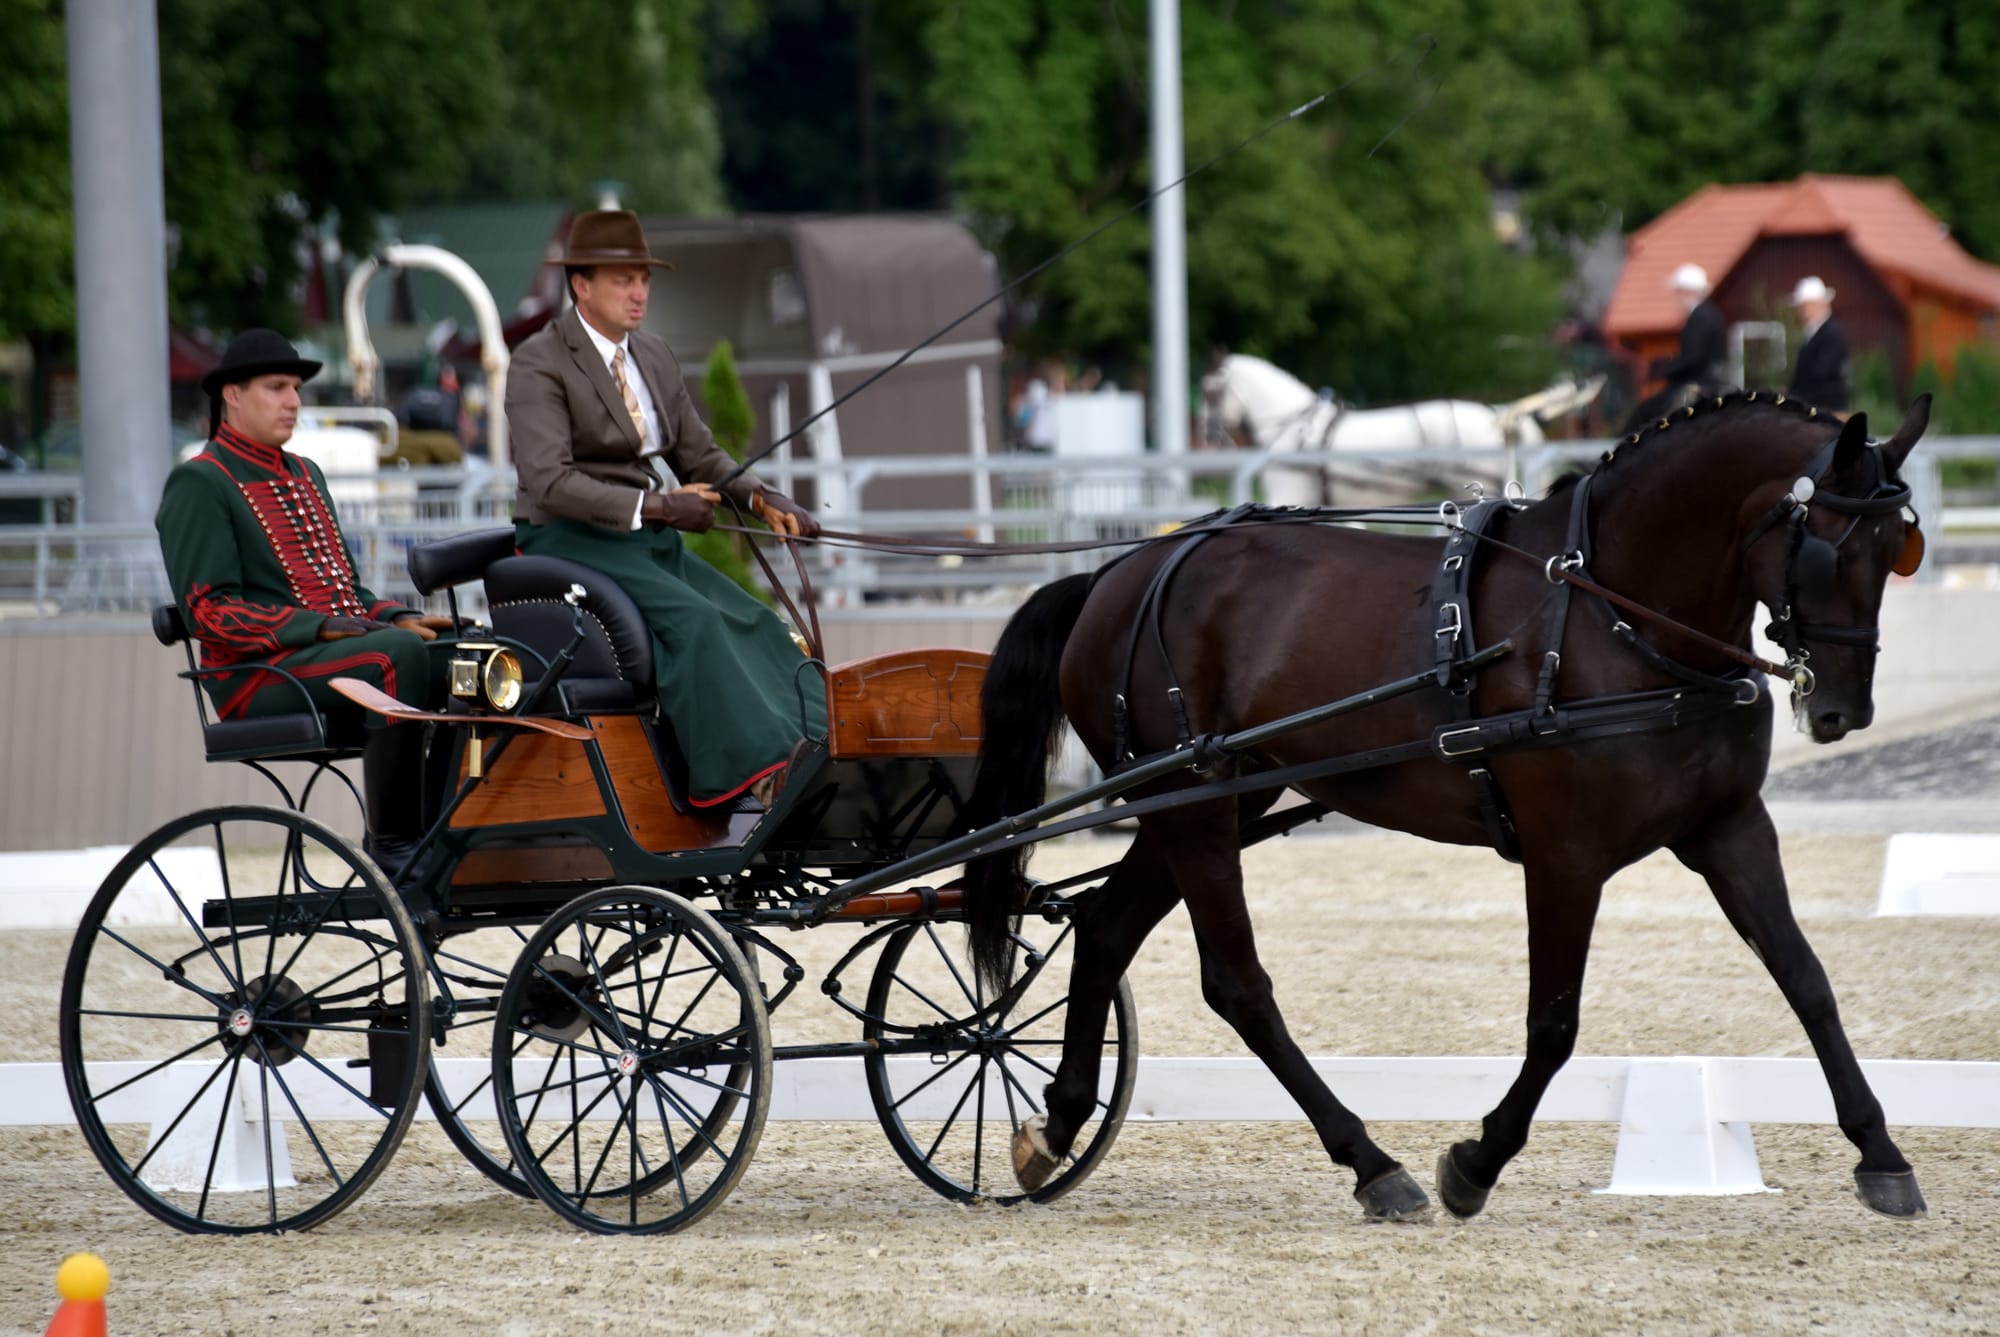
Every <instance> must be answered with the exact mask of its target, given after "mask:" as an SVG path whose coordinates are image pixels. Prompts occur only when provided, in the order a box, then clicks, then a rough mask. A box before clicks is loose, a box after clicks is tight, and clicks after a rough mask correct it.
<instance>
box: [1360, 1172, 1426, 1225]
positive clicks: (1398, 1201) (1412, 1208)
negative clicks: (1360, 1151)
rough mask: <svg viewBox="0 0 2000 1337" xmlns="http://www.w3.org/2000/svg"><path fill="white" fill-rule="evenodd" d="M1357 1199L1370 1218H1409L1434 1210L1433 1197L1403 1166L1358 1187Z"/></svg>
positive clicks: (1401, 1219)
mask: <svg viewBox="0 0 2000 1337" xmlns="http://www.w3.org/2000/svg"><path fill="white" fill-rule="evenodd" d="M1354 1198H1355V1201H1357V1202H1359V1203H1360V1204H1361V1213H1362V1215H1364V1216H1366V1217H1367V1218H1368V1219H1369V1220H1370V1221H1405V1220H1408V1219H1409V1218H1411V1217H1413V1216H1423V1215H1426V1214H1428V1213H1429V1211H1430V1209H1431V1200H1430V1198H1429V1196H1428V1195H1427V1194H1425V1192H1424V1190H1423V1188H1422V1187H1421V1186H1420V1185H1419V1184H1418V1183H1417V1181H1416V1180H1414V1179H1412V1178H1410V1172H1409V1171H1408V1170H1405V1169H1404V1168H1403V1167H1402V1166H1400V1165H1399V1166H1397V1167H1396V1168H1395V1169H1393V1170H1390V1171H1387V1172H1385V1173H1383V1174H1379V1175H1376V1176H1375V1177H1374V1178H1373V1179H1371V1180H1369V1181H1368V1182H1367V1183H1365V1184H1363V1185H1362V1186H1361V1187H1360V1188H1357V1189H1355V1190H1354Z"/></svg>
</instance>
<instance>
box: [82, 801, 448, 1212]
mask: <svg viewBox="0 0 2000 1337" xmlns="http://www.w3.org/2000/svg"><path fill="white" fill-rule="evenodd" d="M190 838H192V839H190ZM184 840H187V841H188V843H187V844H185V845H183V844H181V842H182V841H184ZM211 856H212V857H211ZM423 962H424V957H423V947H422V944H421V942H420V941H419V940H418V938H417V934H416V930H415V928H414V927H413V926H412V924H411V922H410V917H409V913H408V911H407V910H406V909H405V908H404V906H403V903H402V900H401V898H400V897H398V896H397V895H396V894H395V892H394V891H392V890H391V889H390V887H389V885H388V882H387V881H386V880H385V879H384V878H383V876H382V874H381V872H380V871H379V870H378V869H377V868H376V867H375V865H374V864H373V863H371V862H370V861H369V860H368V859H367V857H366V856H364V855H363V854H362V853H361V852H360V851H359V850H358V849H356V848H355V847H354V846H353V845H351V844H350V843H348V842H347V841H346V840H344V839H342V838H341V837H340V836H339V835H337V834H336V833H335V832H334V831H333V830H331V829H330V828H328V827H327V826H325V825H323V824H322V823H320V822H318V821H315V820H314V819H312V818H310V817H307V816H305V815H304V814H302V813H299V812H295V811H292V810H290V809H285V808H265V807H248V806H243V807H224V808H210V809H206V810H204V811H201V812H196V813H192V814H190V815H188V816H186V817H182V818H179V819H177V820H175V821H172V822H169V823H167V824H166V825H165V826H163V827H161V828H160V829H159V830H157V831H155V832H153V833H152V834H151V835H150V836H148V837H146V839H145V840H143V841H141V842H140V843H139V844H138V845H136V846H134V847H133V849H132V850H131V852H130V853H128V854H127V855H126V856H125V857H124V858H123V859H121V860H120V861H119V863H118V866H117V867H116V868H114V869H112V871H111V873H110V875H109V876H108V877H106V878H105V880H104V883H103V885H102V886H101V887H99V888H98V891H97V894H96V895H95V896H94V897H93V898H92V899H91V902H90V905H89V906H88V908H87V909H86V910H85V911H84V914H83V919H82V921H81V923H80V924H79V925H78V928H77V935H76V940H75V943H74V945H73V946H72V947H71V949H70V955H69V964H68V968H67V970H66V972H65V974H64V976H63V989H62V1007H61V1020H60V1038H61V1044H62V1062H63V1075H64V1078H65V1080H66V1081H67V1083H68V1086H69V1094H70V1103H71V1105H72V1106H73V1107H74V1109H75V1111H76V1117H77V1123H78V1125H79V1126H80V1127H81V1129H82V1131H83V1135H84V1139H85V1140H86V1141H87V1142H88V1143H89V1144H90V1149H91V1151H92V1152H93V1153H94V1154H95V1155H96V1156H97V1159H98V1161H99V1162H100V1163H101V1164H102V1165H103V1166H104V1168H105V1170H106V1171H108V1172H109V1173H110V1175H111V1178H112V1180H113V1181H114V1182H115V1183H117V1185H118V1187H119V1188H120V1189H122V1190H123V1191H124V1192H125V1193H126V1194H127V1195H128V1196H129V1197H131V1198H132V1200H133V1201H134V1202H137V1203H138V1204H139V1205H140V1206H141V1207H143V1208H145V1209H146V1210H147V1211H149V1212H151V1213H152V1214H153V1215H154V1216H156V1217H158V1218H160V1219H161V1220H162V1221H165V1222H167V1223H168V1224H169V1225H172V1226H175V1227H178V1228H179V1229H181V1230H185V1231H189V1232H191V1233H208V1234H232V1235H241V1234H255V1233H277V1232H281V1231H288V1230H303V1229H305V1228H306V1227H308V1226H313V1225H317V1224H318V1223H320V1222H321V1221H324V1220H326V1219H327V1218H328V1217H331V1216H332V1215H334V1214H335V1213H336V1212H338V1211H340V1210H341V1209H342V1208H344V1207H346V1206H347V1205H348V1204H349V1203H350V1202H352V1201H353V1200H354V1199H355V1198H356V1197H358V1196H359V1195H360V1194H361V1192H362V1190H364V1189H366V1188H367V1187H368V1185H369V1184H370V1183H372V1182H373V1181H374V1179H375V1176H376V1175H378V1174H380V1173H381V1172H382V1169H383V1167H384V1166H386V1165H387V1164H388V1162H389V1158H390V1156H391V1155H393V1154H394V1153H395V1150H396V1147H397V1145H398V1144H399V1143H400V1142H401V1141H402V1139H403V1135H404V1133H405V1132H406V1131H407V1130H408V1129H409V1125H410V1120H411V1119H412V1117H414V1116H415V1114H416V1097H417V1092H418V1090H419V1089H420V1087H421V1086H422V1084H423V1078H424V1073H425V1071H426V1068H427V1067H428V1064H429V1055H430V1026H429V1016H430V1004H429V990H428V989H427V988H426V985H425V978H424V964H423Z"/></svg>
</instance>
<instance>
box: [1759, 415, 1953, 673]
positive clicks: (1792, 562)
mask: <svg viewBox="0 0 2000 1337" xmlns="http://www.w3.org/2000/svg"><path fill="white" fill-rule="evenodd" d="M1838 444H1839V442H1838V441H1831V442H1828V443H1827V444H1826V446H1825V447H1823V448H1822V449H1821V450H1820V452H1819V453H1818V454H1817V455H1815V456H1813V458H1812V460H1811V462H1809V463H1808V464H1807V465H1806V470H1805V472H1804V473H1803V474H1802V475H1800V477H1799V479H1798V481H1797V482H1795V483H1793V484H1792V489H1791V491H1790V492H1788V493H1786V494H1785V495H1784V496H1783V497H1781V498H1779V499H1778V501H1777V503H1776V504H1775V505H1774V506H1772V507H1771V509H1770V510H1769V511H1768V512H1766V513H1765V515H1764V518H1763V519H1762V520H1760V521H1758V522H1757V524H1756V525H1755V526H1754V527H1753V528H1752V529H1751V531H1750V533H1749V534H1748V535H1747V536H1746V537H1745V538H1744V540H1743V542H1742V544H1741V546H1740V550H1741V551H1744V552H1748V551H1749V549H1750V546H1751V545H1752V544H1753V543H1755V542H1756V541H1757V540H1758V539H1760V538H1762V537H1763V536H1764V534H1765V533H1766V532H1767V531H1769V530H1770V529H1771V528H1772V527H1773V526H1775V525H1777V524H1778V523H1780V522H1783V523H1784V524H1785V526H1786V528H1787V530H1788V536H1789V542H1788V544H1787V547H1786V553H1785V583H1784V590H1783V592H1782V594H1781V596H1780V597H1781V600H1782V602H1781V603H1780V604H1779V605H1778V606H1777V607H1775V608H1774V609H1772V620H1771V624H1770V625H1769V626H1768V627H1766V628H1765V629H1764V634H1765V635H1766V636H1768V637H1770V638H1771V639H1772V640H1773V641H1776V642H1777V643H1778V644H1780V645H1782V646H1784V647H1785V653H1786V654H1787V655H1788V656H1790V661H1789V663H1788V664H1787V667H1788V668H1789V669H1790V670H1791V679H1792V693H1793V699H1794V702H1795V703H1796V702H1798V701H1799V700H1802V699H1803V698H1805V697H1808V696H1811V695H1812V692H1813V687H1814V686H1815V683H1814V679H1813V672H1812V670H1811V669H1810V668H1809V667H1807V662H1806V661H1808V660H1809V659H1811V658H1812V652H1811V651H1810V650H1808V649H1807V648H1806V642H1808V641H1818V642H1820V643H1822V644H1827V645H1852V646H1859V647H1862V648H1864V649H1867V650H1869V651H1871V652H1872V651H1874V650H1876V649H1878V648H1879V647H1880V645H1881V641H1882V632H1881V628H1880V627H1879V626H1872V625H1871V626H1856V627H1838V626H1830V625H1827V624H1825V623H1817V622H1807V621H1806V620H1805V618H1804V617H1803V616H1802V615H1801V612H1800V607H1799V603H1800V596H1801V595H1803V596H1804V597H1806V598H1808V599H1819V598H1823V597H1825V596H1827V595H1829V594H1831V593H1833V591H1834V587H1835V582H1836V580H1837V578H1838V576H1839V570H1840V549H1841V547H1842V546H1843V545H1844V544H1845V543H1846V542H1847V540H1848V539H1849V538H1850V537H1851V536H1852V535H1853V533H1854V531H1855V529H1856V528H1857V527H1858V526H1859V525H1860V524H1861V522H1862V521H1863V520H1864V519H1868V518H1870V517H1873V516H1880V515H1890V514H1893V513H1896V512H1899V511H1903V510H1905V509H1906V508H1907V507H1908V506H1909V504H1910V487H1909V484H1907V483H1905V482H1903V481H1902V480H1901V479H1899V478H1891V476H1890V475H1889V474H1888V473H1887V472H1886V471H1885V470H1884V468H1883V464H1882V459H1883V456H1882V451H1881V448H1880V447H1879V446H1878V445H1877V444H1876V443H1875V442H1873V441H1871V442H1869V443H1868V446H1867V449H1866V450H1865V452H1864V453H1863V455H1862V458H1863V459H1865V460H1868V461H1869V462H1870V467H1871V469H1872V472H1873V474H1874V478H1873V481H1872V483H1871V484H1870V486H1869V490H1868V495H1867V496H1864V497H1849V496H1845V495H1842V494H1841V493H1837V492H1830V491H1827V490H1826V489H1825V488H1824V487H1822V486H1821V480H1823V479H1824V478H1825V476H1826V474H1827V473H1828V472H1829V471H1830V470H1831V469H1832V467H1833V455H1834V450H1835V448H1836V447H1837V446H1838ZM1814 506H1818V507H1820V508H1821V509H1823V510H1827V511H1831V512H1833V513H1834V514H1836V515H1845V516H1848V517H1849V519H1848V522H1847V527H1846V528H1844V529H1842V530H1841V531H1840V534H1839V535H1838V536H1837V537H1835V538H1831V539H1828V538H1824V537H1822V536H1820V535H1818V534H1815V533H1813V532H1812V530H1810V529H1809V528H1807V526H1806V519H1807V517H1808V515H1809V514H1810V512H1811V509H1812V507H1814ZM1904 524H1905V529H1904V534H1903V548H1902V551H1901V552H1900V553H1898V554H1897V556H1896V561H1895V563H1894V564H1893V565H1892V567H1891V569H1892V570H1893V571H1895V573H1896V574H1897V575H1899V576H1908V575H1914V574H1915V573H1916V570H1917V567H1918V566H1919V565H1920V564H1921V563H1922V562H1923V559H1924V534H1923V530H1922V529H1921V528H1919V527H1918V524H1917V519H1916V516H1915V515H1914V514H1910V515H1909V516H1907V517H1906V519H1905V521H1904Z"/></svg>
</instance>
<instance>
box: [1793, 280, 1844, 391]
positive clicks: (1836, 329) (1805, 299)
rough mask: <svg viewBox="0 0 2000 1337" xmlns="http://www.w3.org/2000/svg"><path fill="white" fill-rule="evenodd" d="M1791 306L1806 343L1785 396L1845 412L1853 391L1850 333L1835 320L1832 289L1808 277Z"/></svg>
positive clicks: (1795, 290) (1797, 288)
mask: <svg viewBox="0 0 2000 1337" xmlns="http://www.w3.org/2000/svg"><path fill="white" fill-rule="evenodd" d="M1792 307H1793V309H1794V310H1796V311H1797V312H1798V313H1799V327H1800V329H1801V331H1802V332H1803V333H1804V334H1805V342H1804V343H1802V344H1800V345H1799V360H1798V364H1797V365H1796V366H1794V367H1793V368H1792V383H1791V384H1790V385H1788V386H1786V387H1785V393H1786V394H1788V395H1796V396H1797V397H1798V398H1800V399H1803V400H1805V401H1806V402H1807V403H1808V404H1811V405H1813V406H1815V407H1817V408H1823V409H1834V410H1845V409H1846V408H1847V404H1848V399H1849V396H1850V394H1851V390H1852V381H1851V377H1850V374H1849V370H1848V355H1847V331H1845V330H1843V329H1841V328H1840V322H1839V321H1837V320H1835V319H1834V318H1833V289H1831V288H1829V287H1827V286H1826V284H1825V283H1823V282H1822V281H1821V280H1820V278H1819V276H1818V275H1817V274H1808V275H1806V276H1805V277H1804V278H1802V279H1800V280H1799V286H1798V287H1796V288H1794V289H1792Z"/></svg>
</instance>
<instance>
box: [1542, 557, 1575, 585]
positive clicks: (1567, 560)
mask: <svg viewBox="0 0 2000 1337" xmlns="http://www.w3.org/2000/svg"><path fill="white" fill-rule="evenodd" d="M1582 566H1583V554H1582V553H1580V552H1559V553H1557V554H1556V555H1555V556H1553V557H1551V558H1549V560H1548V561H1546V562H1544V563H1542V576H1543V577H1544V578H1545V579H1546V580H1547V581H1548V582H1549V584H1551V585H1559V584H1561V583H1562V577H1561V576H1560V575H1558V574H1557V573H1558V572H1559V571H1576V570H1580V569H1581V568H1582Z"/></svg>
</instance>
